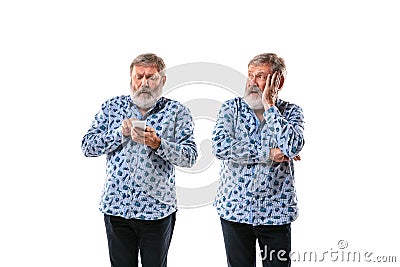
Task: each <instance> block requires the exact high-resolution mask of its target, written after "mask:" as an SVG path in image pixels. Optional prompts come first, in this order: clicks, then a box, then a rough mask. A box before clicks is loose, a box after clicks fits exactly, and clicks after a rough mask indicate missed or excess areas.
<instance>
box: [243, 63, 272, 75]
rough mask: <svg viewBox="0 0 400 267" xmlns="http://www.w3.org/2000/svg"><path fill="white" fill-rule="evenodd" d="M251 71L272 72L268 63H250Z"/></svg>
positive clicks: (249, 69)
mask: <svg viewBox="0 0 400 267" xmlns="http://www.w3.org/2000/svg"><path fill="white" fill-rule="evenodd" d="M248 71H249V72H252V73H254V72H265V73H270V72H271V71H270V67H269V66H268V65H249V68H248Z"/></svg>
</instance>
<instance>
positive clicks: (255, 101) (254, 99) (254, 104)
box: [243, 86, 264, 110]
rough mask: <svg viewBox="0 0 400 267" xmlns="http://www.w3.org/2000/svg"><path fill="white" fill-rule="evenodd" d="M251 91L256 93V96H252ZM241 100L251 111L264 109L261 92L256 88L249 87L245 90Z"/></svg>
mask: <svg viewBox="0 0 400 267" xmlns="http://www.w3.org/2000/svg"><path fill="white" fill-rule="evenodd" d="M252 91H257V93H258V94H252V93H251V92H252ZM243 98H244V100H245V101H246V103H247V105H249V107H250V108H251V109H253V110H257V109H264V105H263V103H262V92H261V90H260V89H259V88H258V87H256V86H251V87H249V88H246V92H245V96H244V97H243Z"/></svg>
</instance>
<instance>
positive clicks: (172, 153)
mask: <svg viewBox="0 0 400 267" xmlns="http://www.w3.org/2000/svg"><path fill="white" fill-rule="evenodd" d="M175 118H176V121H175V122H174V127H175V131H174V132H175V136H174V137H173V138H163V137H160V138H161V145H160V146H159V147H158V148H157V150H156V151H155V153H156V154H157V155H158V156H160V157H161V158H163V159H164V160H166V161H169V162H170V163H172V164H173V165H176V166H179V167H191V166H193V165H194V164H195V162H196V159H197V148H196V143H195V142H194V135H193V129H194V126H193V125H194V123H193V119H192V115H191V114H190V111H189V109H188V108H186V107H182V108H181V109H180V110H179V111H178V112H177V115H176V117H175Z"/></svg>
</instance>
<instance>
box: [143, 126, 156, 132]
mask: <svg viewBox="0 0 400 267" xmlns="http://www.w3.org/2000/svg"><path fill="white" fill-rule="evenodd" d="M145 131H146V132H155V130H154V128H152V127H150V126H146V129H145Z"/></svg>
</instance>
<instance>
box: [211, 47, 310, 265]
mask: <svg viewBox="0 0 400 267" xmlns="http://www.w3.org/2000/svg"><path fill="white" fill-rule="evenodd" d="M285 76H286V66H285V63H284V60H283V59H282V58H280V57H278V56H277V55H275V54H272V53H266V54H261V55H258V56H256V57H254V58H253V59H252V60H251V61H250V62H249V64H248V79H247V83H246V89H245V94H244V97H243V98H242V97H237V98H234V99H231V100H228V101H226V102H225V103H224V104H223V105H222V107H221V110H220V112H219V115H218V118H217V122H216V125H215V128H214V131H213V140H212V141H213V151H214V154H215V156H216V157H217V158H218V159H220V160H221V169H220V186H219V188H218V192H217V197H216V199H215V202H214V205H215V206H216V208H217V212H218V214H219V215H220V218H221V226H222V231H223V236H224V242H225V250H226V256H227V261H228V266H231V267H247V266H249V267H250V266H256V241H257V240H258V243H259V247H260V250H261V254H262V263H263V266H274V267H277V266H290V258H289V253H290V250H291V229H290V224H291V222H293V221H294V220H295V219H296V218H297V199H296V193H295V187H294V169H293V167H294V164H293V161H294V160H300V156H299V152H300V151H301V149H302V148H303V145H304V138H303V113H302V109H301V108H300V107H299V106H297V105H295V104H292V103H288V102H286V101H283V100H281V99H279V98H278V93H279V91H280V90H281V89H282V87H283V84H284V81H285Z"/></svg>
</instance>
